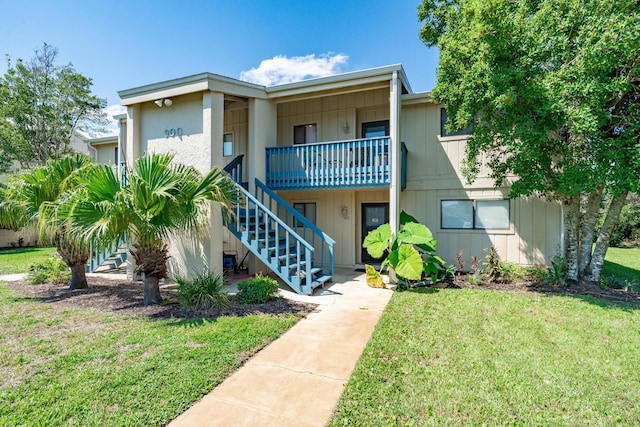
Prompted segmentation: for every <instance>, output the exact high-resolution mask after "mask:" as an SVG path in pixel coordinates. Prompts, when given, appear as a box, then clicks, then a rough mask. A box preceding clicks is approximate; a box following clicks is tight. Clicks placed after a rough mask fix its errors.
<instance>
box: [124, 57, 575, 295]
mask: <svg viewBox="0 0 640 427" xmlns="http://www.w3.org/2000/svg"><path fill="white" fill-rule="evenodd" d="M119 95H120V97H121V103H122V105H124V106H126V107H127V113H126V117H123V118H122V119H121V132H120V137H119V139H118V147H119V148H118V150H119V153H120V154H121V156H122V158H123V159H125V160H126V162H127V164H129V165H131V163H132V161H133V160H134V159H136V158H137V157H139V156H140V155H142V154H143V153H145V152H171V153H174V154H175V160H176V161H178V162H182V163H185V164H190V165H193V166H195V167H196V168H197V169H199V170H200V171H202V172H206V171H208V170H210V169H211V168H212V167H215V166H219V167H226V169H227V170H228V171H229V172H230V173H231V175H232V176H233V177H234V178H235V179H236V181H237V182H238V183H239V184H241V185H239V191H243V192H244V193H243V200H244V201H243V203H241V205H240V206H239V207H238V208H237V209H236V212H235V214H236V215H235V218H234V220H233V221H231V223H230V224H228V228H226V227H225V225H224V224H223V220H222V215H221V214H220V213H219V212H214V214H213V217H212V228H211V234H210V236H209V237H207V238H205V239H203V240H201V241H199V242H188V241H181V242H173V243H172V246H171V256H172V258H171V268H172V269H173V270H174V271H180V272H182V273H189V272H193V271H196V270H199V269H201V268H211V269H214V270H216V271H221V269H222V262H223V253H233V254H236V257H237V259H238V260H240V259H242V258H244V255H245V253H247V252H248V251H249V252H251V254H250V256H249V258H248V259H249V260H251V261H250V264H251V266H252V268H254V269H255V270H257V271H260V270H262V271H265V270H264V269H265V268H269V269H271V270H273V271H275V272H276V273H278V274H279V275H280V276H281V277H283V279H284V280H286V281H288V282H294V283H293V284H292V287H294V289H296V290H298V291H299V292H303V293H309V292H310V291H311V289H312V288H313V287H315V286H319V285H320V284H321V283H322V282H323V281H326V280H330V276H331V272H332V269H333V265H335V266H343V267H357V266H360V265H362V264H364V263H370V262H372V261H374V260H371V259H370V258H369V256H368V254H367V253H366V252H365V251H363V249H362V244H361V243H362V241H363V239H364V237H365V236H366V234H367V233H368V231H369V230H371V229H373V228H375V227H377V226H379V225H381V224H383V223H385V222H390V223H391V224H392V228H393V229H396V228H397V224H398V220H399V215H400V212H401V211H402V210H405V211H407V212H408V213H410V214H411V215H413V216H414V217H416V218H417V219H418V220H420V221H421V222H423V223H424V224H426V225H427V226H428V227H429V228H430V229H431V230H432V232H433V233H434V236H435V237H436V239H437V240H438V254H439V255H440V256H441V257H443V258H444V259H445V260H447V261H448V262H452V261H453V259H454V258H455V256H456V253H458V251H460V250H462V251H463V254H464V255H463V259H466V260H468V259H469V258H470V257H471V256H472V255H475V256H477V257H482V256H484V252H483V250H484V249H485V248H488V247H490V246H491V245H494V246H495V247H496V248H497V249H498V252H499V254H500V256H501V258H502V259H503V260H506V261H509V262H514V263H518V264H546V263H547V262H548V261H549V260H550V259H551V258H552V257H553V255H554V254H556V252H557V250H558V248H559V246H560V244H561V235H562V219H561V218H562V216H561V206H560V205H559V204H556V203H551V202H547V201H545V200H542V199H539V198H535V197H532V198H519V199H515V200H510V199H509V198H508V190H509V188H508V187H502V188H494V185H493V182H492V180H491V179H490V178H489V177H488V174H487V173H486V171H485V173H482V174H481V175H480V176H479V178H478V179H477V180H476V181H475V182H474V183H473V184H472V185H467V184H466V183H465V179H464V178H463V177H462V175H461V173H460V164H461V160H462V158H463V156H464V148H465V141H466V138H467V136H466V135H465V134H464V133H463V134H457V135H449V134H447V132H446V130H445V129H444V126H443V123H444V122H445V120H446V112H445V110H444V109H443V108H442V106H440V105H438V104H436V103H434V102H433V101H432V100H431V98H430V96H429V93H413V92H412V90H411V86H410V84H409V82H408V80H407V77H406V75H405V73H404V71H403V68H402V66H401V65H391V66H386V67H381V68H375V69H369V70H362V71H357V72H350V73H345V74H340V75H334V76H331V77H325V78H318V79H312V80H306V81H301V82H297V83H291V84H284V85H278V86H272V87H264V86H260V85H256V84H252V83H247V82H243V81H239V80H235V79H232V78H228V77H224V76H220V75H216V74H210V73H203V74H197V75H193V76H188V77H183V78H178V79H174V80H170V81H165V82H159V83H153V84H149V85H146V86H142V87H137V88H133V89H128V90H123V91H121V92H119ZM244 188H246V190H244ZM261 264H263V265H261ZM290 284H291V283H290Z"/></svg>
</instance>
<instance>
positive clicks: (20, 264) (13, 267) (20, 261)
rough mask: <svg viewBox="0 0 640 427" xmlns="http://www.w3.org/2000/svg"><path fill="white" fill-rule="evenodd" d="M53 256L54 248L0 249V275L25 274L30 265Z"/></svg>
mask: <svg viewBox="0 0 640 427" xmlns="http://www.w3.org/2000/svg"><path fill="white" fill-rule="evenodd" d="M54 255H56V250H55V248H38V247H27V248H13V249H2V250H0V274H14V273H26V272H27V271H28V270H29V266H30V265H31V264H34V263H36V262H40V261H44V260H45V259H47V258H49V257H50V256H54ZM56 256H57V255H56Z"/></svg>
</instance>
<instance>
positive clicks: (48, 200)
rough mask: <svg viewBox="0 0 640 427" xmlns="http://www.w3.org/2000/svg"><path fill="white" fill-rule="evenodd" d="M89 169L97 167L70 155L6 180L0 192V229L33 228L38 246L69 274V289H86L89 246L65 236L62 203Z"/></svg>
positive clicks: (77, 154)
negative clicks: (51, 251)
mask: <svg viewBox="0 0 640 427" xmlns="http://www.w3.org/2000/svg"><path fill="white" fill-rule="evenodd" d="M92 167H97V165H96V164H95V163H93V161H92V160H91V159H90V158H89V157H88V156H86V155H84V154H82V153H74V154H73V155H72V156H69V157H63V158H61V159H59V160H53V159H51V160H49V161H48V162H47V164H46V165H45V166H39V167H36V168H34V169H30V170H28V171H25V172H24V173H22V174H18V175H12V176H10V179H9V182H8V184H7V185H6V186H4V187H2V188H1V190H2V191H0V226H1V227H3V228H10V229H14V230H18V229H20V228H22V227H23V226H34V227H37V230H38V236H39V240H40V242H42V243H44V244H51V245H54V246H55V247H56V250H57V252H58V255H60V258H62V260H63V261H64V263H65V264H67V266H68V267H69V269H70V270H71V282H70V288H71V289H84V288H87V287H88V284H87V278H86V276H85V264H86V262H87V259H88V258H89V243H88V240H86V239H78V238H76V237H75V236H72V235H70V234H69V233H68V221H67V218H68V215H69V212H68V210H67V209H66V206H67V205H68V204H67V203H65V202H66V200H67V198H68V197H69V195H70V194H72V192H73V191H74V189H76V187H77V185H78V183H79V182H80V181H79V179H80V177H81V176H82V174H83V173H87V171H88V170H89V169H91V168H92Z"/></svg>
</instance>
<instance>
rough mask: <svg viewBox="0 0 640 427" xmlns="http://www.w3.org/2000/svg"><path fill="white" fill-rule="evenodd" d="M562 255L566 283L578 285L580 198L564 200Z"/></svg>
mask: <svg viewBox="0 0 640 427" xmlns="http://www.w3.org/2000/svg"><path fill="white" fill-rule="evenodd" d="M563 203H564V243H565V247H564V254H565V258H566V259H567V283H568V284H570V285H571V284H576V283H578V273H579V269H578V254H579V252H578V250H579V248H578V245H579V244H580V238H579V233H580V197H567V198H566V199H565V200H564V202H563Z"/></svg>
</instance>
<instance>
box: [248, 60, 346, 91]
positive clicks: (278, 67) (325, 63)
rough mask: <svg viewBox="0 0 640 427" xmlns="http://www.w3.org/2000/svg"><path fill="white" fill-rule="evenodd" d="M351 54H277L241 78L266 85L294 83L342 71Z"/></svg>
mask: <svg viewBox="0 0 640 427" xmlns="http://www.w3.org/2000/svg"><path fill="white" fill-rule="evenodd" d="M348 59H349V56H347V55H344V54H341V53H338V54H335V53H327V54H322V55H316V54H311V55H306V56H292V57H291V58H288V57H286V56H284V55H277V56H274V57H273V58H271V59H265V60H263V61H262V62H260V65H259V66H258V67H257V68H252V69H250V70H248V71H242V72H241V73H240V80H245V81H248V82H251V83H257V84H261V85H264V86H274V85H279V84H286V83H293V82H298V81H300V80H305V79H310V78H314V77H326V76H331V75H333V74H338V73H340V72H341V68H340V67H341V66H342V65H344V64H346V63H347V60H348Z"/></svg>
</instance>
